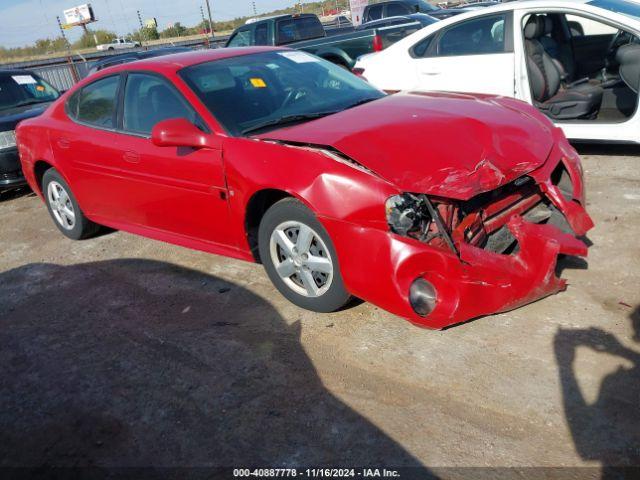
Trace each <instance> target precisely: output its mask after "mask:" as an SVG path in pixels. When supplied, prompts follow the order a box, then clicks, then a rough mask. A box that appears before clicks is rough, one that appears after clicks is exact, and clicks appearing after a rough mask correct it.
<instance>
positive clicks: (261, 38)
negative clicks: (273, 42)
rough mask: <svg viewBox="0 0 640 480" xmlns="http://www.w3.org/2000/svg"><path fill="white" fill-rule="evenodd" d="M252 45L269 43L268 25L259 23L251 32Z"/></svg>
mask: <svg viewBox="0 0 640 480" xmlns="http://www.w3.org/2000/svg"><path fill="white" fill-rule="evenodd" d="M253 44H254V45H269V25H267V24H266V23H261V24H260V25H258V26H256V29H255V31H254V32H253Z"/></svg>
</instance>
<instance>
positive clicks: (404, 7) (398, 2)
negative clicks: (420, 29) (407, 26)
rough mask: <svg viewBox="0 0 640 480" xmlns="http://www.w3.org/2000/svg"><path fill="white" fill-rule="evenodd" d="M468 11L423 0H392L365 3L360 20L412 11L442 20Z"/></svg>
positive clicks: (399, 14)
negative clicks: (443, 6)
mask: <svg viewBox="0 0 640 480" xmlns="http://www.w3.org/2000/svg"><path fill="white" fill-rule="evenodd" d="M467 11H469V10H468V9H466V8H438V7H434V6H433V5H431V4H430V3H429V2H425V1H424V0H392V1H390V2H379V3H373V4H371V5H367V6H366V7H365V9H364V12H363V13H362V22H363V23H364V22H372V21H374V20H380V19H381V18H387V17H397V16H401V15H409V14H412V13H426V14H427V15H429V16H431V17H433V18H437V19H438V20H442V19H443V18H448V17H452V16H453V15H458V14H460V13H464V12H467Z"/></svg>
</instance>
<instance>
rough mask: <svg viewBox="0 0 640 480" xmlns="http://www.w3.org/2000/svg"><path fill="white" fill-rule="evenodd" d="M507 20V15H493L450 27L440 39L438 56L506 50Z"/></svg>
mask: <svg viewBox="0 0 640 480" xmlns="http://www.w3.org/2000/svg"><path fill="white" fill-rule="evenodd" d="M505 20H506V18H505V15H492V16H490V17H481V18H477V19H474V20H468V21H466V22H463V23H461V24H459V25H456V26H454V27H451V28H449V29H448V30H446V31H445V32H444V33H443V34H442V36H441V37H440V40H439V41H438V51H437V54H438V56H455V55H479V54H487V53H502V52H504V51H505V41H504V40H505V35H504V29H505ZM416 53H417V52H416Z"/></svg>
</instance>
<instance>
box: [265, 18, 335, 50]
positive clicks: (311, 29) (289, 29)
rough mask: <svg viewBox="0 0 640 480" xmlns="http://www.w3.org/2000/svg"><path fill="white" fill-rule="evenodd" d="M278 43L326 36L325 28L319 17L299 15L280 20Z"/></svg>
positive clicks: (277, 29) (278, 23)
mask: <svg viewBox="0 0 640 480" xmlns="http://www.w3.org/2000/svg"><path fill="white" fill-rule="evenodd" d="M276 32H277V43H278V45H284V44H286V43H291V42H298V41H301V40H308V39H310V38H318V37H324V29H323V28H322V24H321V23H320V20H318V17H299V18H288V19H285V20H280V21H278V22H277V23H276Z"/></svg>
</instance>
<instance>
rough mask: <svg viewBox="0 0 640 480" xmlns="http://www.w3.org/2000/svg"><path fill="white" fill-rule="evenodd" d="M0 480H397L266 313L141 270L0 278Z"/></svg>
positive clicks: (170, 268)
mask: <svg viewBox="0 0 640 480" xmlns="http://www.w3.org/2000/svg"><path fill="white" fill-rule="evenodd" d="M0 363H1V364H2V365H3V368H2V373H0V384H1V385H2V391H3V394H2V395H1V396H0V445H1V447H0V467H11V466H26V467H31V468H35V467H42V466H44V467H51V466H58V467H59V466H63V467H64V466H67V467H69V466H71V467H92V466H99V467H102V468H105V467H106V468H109V467H127V466H128V467H150V466H153V467H154V469H156V470H157V469H159V468H163V467H180V468H182V467H194V466H197V467H205V468H207V467H209V468H219V467H238V468H248V467H252V466H259V467H260V466H261V467H280V468H286V467H295V466H316V467H317V466H322V467H328V466H340V467H345V466H388V467H392V466H397V467H398V466H405V467H407V466H408V467H418V470H417V471H418V472H420V478H427V477H429V476H430V474H429V473H428V471H427V470H426V469H423V468H422V467H421V464H420V462H419V461H418V460H417V459H416V458H414V457H413V456H412V455H411V454H409V453H408V452H407V451H406V450H405V449H404V448H403V447H402V446H401V445H399V444H398V443H396V442H395V441H394V440H393V439H392V438H391V437H389V436H388V435H387V434H385V433H384V432H383V431H381V430H380V429H379V428H377V427H376V426H375V425H373V424H372V423H371V422H370V421H368V420H367V419H366V418H364V417H363V416H361V415H359V414H358V413H357V412H355V411H354V410H352V409H351V408H350V407H349V406H348V405H346V404H345V403H344V402H342V401H341V400H339V399H338V398H336V397H335V396H334V395H332V394H331V393H330V392H329V391H328V390H327V389H326V388H325V387H324V386H323V384H322V381H321V380H320V378H319V376H318V373H317V372H316V370H315V368H314V366H313V363H312V362H311V360H310V359H309V357H308V356H307V354H306V353H305V351H304V349H303V347H302V345H301V343H300V323H299V322H293V323H288V322H287V321H285V319H283V318H282V317H281V316H280V315H279V314H278V312H277V310H276V309H275V308H273V307H272V306H271V305H270V304H269V303H268V302H267V301H265V300H264V299H262V298H260V297H259V296H257V295H255V294H253V293H252V292H250V291H248V290H246V289H244V288H243V287H241V286H238V285H235V284H232V283H228V282H226V281H224V280H221V279H220V278H216V277H214V276H211V275H207V274H203V273H200V272H198V271H194V270H189V269H186V268H183V267H180V266H176V265H172V264H168V263H163V262H158V261H151V260H134V259H125V260H109V261H102V262H95V263H86V264H79V265H72V266H61V265H52V264H31V265H26V266H22V267H19V268H16V269H14V270H10V271H8V272H4V273H2V274H0Z"/></svg>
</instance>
